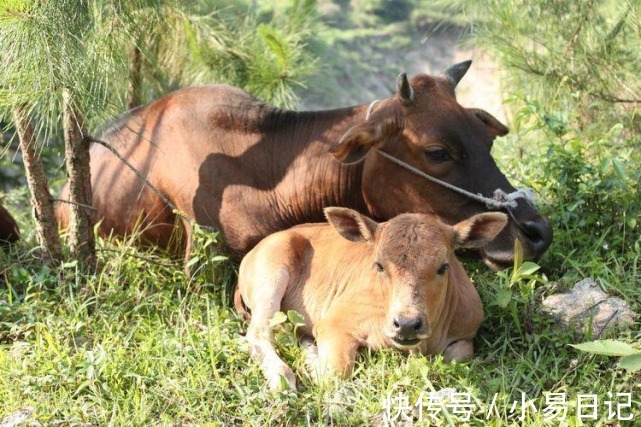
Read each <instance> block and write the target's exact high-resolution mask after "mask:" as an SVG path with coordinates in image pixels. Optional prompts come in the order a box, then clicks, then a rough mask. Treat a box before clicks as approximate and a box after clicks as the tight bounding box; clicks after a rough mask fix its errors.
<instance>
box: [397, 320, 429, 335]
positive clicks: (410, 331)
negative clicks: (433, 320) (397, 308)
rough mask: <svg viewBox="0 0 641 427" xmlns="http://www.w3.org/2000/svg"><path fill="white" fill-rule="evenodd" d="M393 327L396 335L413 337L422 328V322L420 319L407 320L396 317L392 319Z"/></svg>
mask: <svg viewBox="0 0 641 427" xmlns="http://www.w3.org/2000/svg"><path fill="white" fill-rule="evenodd" d="M393 325H394V329H395V330H396V333H397V334H398V335H403V336H406V337H414V336H416V334H417V332H418V331H420V330H421V328H422V327H423V320H421V318H420V317H415V318H411V319H407V318H405V317H402V316H398V317H395V318H394V321H393Z"/></svg>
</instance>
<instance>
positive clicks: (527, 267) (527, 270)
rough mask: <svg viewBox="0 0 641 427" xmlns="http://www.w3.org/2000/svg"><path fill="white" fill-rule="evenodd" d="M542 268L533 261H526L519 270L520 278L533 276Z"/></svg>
mask: <svg viewBox="0 0 641 427" xmlns="http://www.w3.org/2000/svg"><path fill="white" fill-rule="evenodd" d="M540 268H541V267H540V266H539V265H537V264H536V263H534V262H532V261H525V262H524V263H523V264H522V265H521V268H519V276H523V275H528V274H533V273H534V272H536V271H537V270H539V269H540Z"/></svg>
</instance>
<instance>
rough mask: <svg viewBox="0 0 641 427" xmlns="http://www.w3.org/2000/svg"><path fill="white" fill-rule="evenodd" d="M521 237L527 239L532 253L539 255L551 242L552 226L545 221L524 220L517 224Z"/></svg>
mask: <svg viewBox="0 0 641 427" xmlns="http://www.w3.org/2000/svg"><path fill="white" fill-rule="evenodd" d="M519 226H520V228H521V231H522V234H523V237H525V238H526V239H527V240H528V243H529V244H530V245H531V247H532V249H533V250H534V253H535V254H536V255H540V254H542V253H543V252H545V250H546V249H547V248H548V247H549V246H550V243H552V226H551V225H550V223H549V222H547V221H525V222H523V223H521V224H519Z"/></svg>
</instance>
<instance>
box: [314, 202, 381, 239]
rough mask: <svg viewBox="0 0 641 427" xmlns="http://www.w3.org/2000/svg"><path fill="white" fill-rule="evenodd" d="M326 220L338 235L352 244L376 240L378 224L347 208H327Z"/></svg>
mask: <svg viewBox="0 0 641 427" xmlns="http://www.w3.org/2000/svg"><path fill="white" fill-rule="evenodd" d="M325 218H327V221H329V223H330V225H331V226H332V227H334V229H335V230H336V231H338V233H339V234H340V235H341V236H343V237H344V238H345V239H347V240H351V241H352V242H371V241H373V240H374V235H375V234H376V228H377V227H378V223H376V221H374V220H372V219H370V218H368V217H366V216H365V215H361V214H360V213H358V212H356V211H354V210H352V209H347V208H333V207H332V208H325Z"/></svg>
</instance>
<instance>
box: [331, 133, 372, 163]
mask: <svg viewBox="0 0 641 427" xmlns="http://www.w3.org/2000/svg"><path fill="white" fill-rule="evenodd" d="M381 134H382V132H381V130H380V129H379V127H378V126H375V125H372V124H371V123H362V124H360V125H356V126H353V127H351V128H350V129H349V130H348V131H347V132H345V135H343V137H342V138H341V140H340V141H338V144H337V145H335V146H333V147H332V148H330V149H329V152H330V153H332V155H333V156H334V157H336V159H337V160H338V161H340V162H341V163H346V164H350V163H358V162H360V161H362V160H363V159H364V158H365V156H366V155H367V153H368V152H369V150H370V149H371V148H372V147H373V146H374V145H375V144H376V143H377V142H379V141H380V140H381V136H382V135H381Z"/></svg>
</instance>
